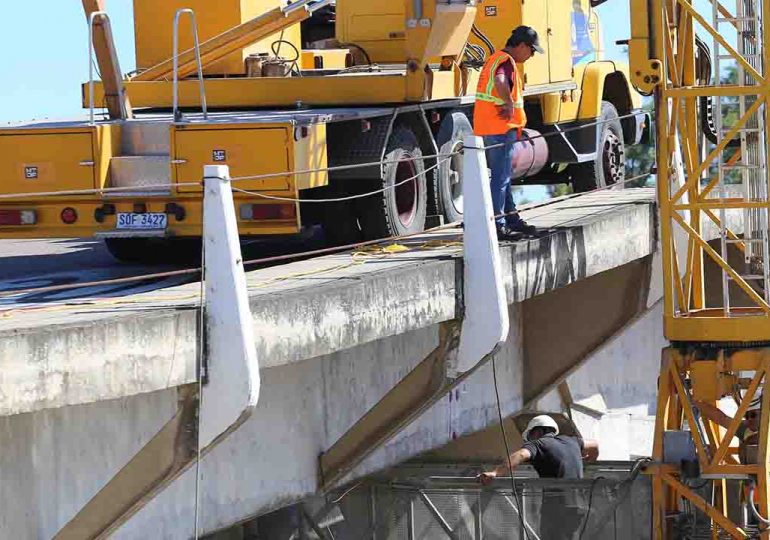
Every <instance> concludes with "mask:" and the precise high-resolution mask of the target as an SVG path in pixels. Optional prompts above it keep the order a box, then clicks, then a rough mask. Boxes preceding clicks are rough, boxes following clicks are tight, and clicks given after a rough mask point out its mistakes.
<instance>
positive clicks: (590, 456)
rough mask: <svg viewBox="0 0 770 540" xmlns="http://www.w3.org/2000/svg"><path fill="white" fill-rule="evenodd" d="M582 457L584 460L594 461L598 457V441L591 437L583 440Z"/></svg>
mask: <svg viewBox="0 0 770 540" xmlns="http://www.w3.org/2000/svg"><path fill="white" fill-rule="evenodd" d="M583 459H584V460H586V461H596V460H597V459H599V442H598V441H595V440H593V439H584V440H583Z"/></svg>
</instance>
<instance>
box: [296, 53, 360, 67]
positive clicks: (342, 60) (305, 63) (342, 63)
mask: <svg viewBox="0 0 770 540" xmlns="http://www.w3.org/2000/svg"><path fill="white" fill-rule="evenodd" d="M349 54H350V49H323V50H321V49H312V50H304V51H302V63H301V64H300V67H301V68H302V69H317V68H316V58H320V59H321V60H320V62H321V64H322V66H321V67H322V68H323V69H343V68H345V67H347V59H348V55H349Z"/></svg>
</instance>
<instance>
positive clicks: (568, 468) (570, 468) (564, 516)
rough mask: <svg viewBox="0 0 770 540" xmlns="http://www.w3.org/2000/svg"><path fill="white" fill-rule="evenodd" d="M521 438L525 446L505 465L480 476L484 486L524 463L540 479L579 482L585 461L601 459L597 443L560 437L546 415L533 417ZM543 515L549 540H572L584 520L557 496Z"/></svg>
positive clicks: (542, 532) (543, 529)
mask: <svg viewBox="0 0 770 540" xmlns="http://www.w3.org/2000/svg"><path fill="white" fill-rule="evenodd" d="M522 437H523V438H524V441H525V442H524V444H523V445H522V447H521V448H520V449H519V450H516V451H515V452H514V453H513V454H511V455H510V457H509V458H508V460H507V461H506V462H504V463H502V464H501V465H500V466H499V467H497V468H495V469H494V470H492V471H487V472H484V473H482V474H480V475H479V481H480V482H481V483H482V484H484V485H487V484H489V483H491V482H492V481H493V480H494V479H495V478H496V477H497V476H501V475H505V474H508V473H509V471H510V474H513V469H516V467H518V466H519V465H521V464H522V463H529V464H531V465H532V466H533V467H534V468H535V470H536V471H537V474H538V476H540V478H561V479H565V480H569V479H579V478H583V459H589V460H595V459H596V458H597V457H598V456H599V445H598V444H597V442H596V441H589V440H583V438H582V437H573V436H569V435H560V434H559V424H557V423H556V421H555V420H554V419H553V418H552V417H550V416H549V415H547V414H541V415H538V416H535V417H534V418H532V419H531V420H530V421H529V423H528V424H527V428H526V429H525V430H524V432H523V433H522ZM540 514H541V519H540V535H541V537H542V538H544V539H545V538H548V539H549V540H560V539H568V538H572V534H573V532H574V530H575V529H576V528H577V527H579V525H580V522H581V521H582V513H581V511H580V509H579V508H578V507H577V505H575V504H571V503H570V502H569V501H568V497H560V496H559V495H558V494H551V496H549V497H546V498H544V499H543V505H542V507H541V512H540Z"/></svg>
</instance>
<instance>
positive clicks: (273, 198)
mask: <svg viewBox="0 0 770 540" xmlns="http://www.w3.org/2000/svg"><path fill="white" fill-rule="evenodd" d="M446 161H449V158H446V159H443V160H440V161H439V162H438V163H436V164H435V165H431V166H430V167H428V168H427V169H425V170H424V171H423V172H421V173H417V174H415V175H414V176H410V177H409V178H406V179H405V180H401V181H399V182H396V183H395V184H392V185H390V186H385V187H384V188H381V189H377V190H375V191H369V192H367V193H359V194H357V195H350V196H348V197H336V198H333V199H298V198H295V197H278V196H275V195H265V194H264V193H259V192H257V191H248V190H245V189H240V188H236V187H233V188H232V190H233V191H236V192H238V193H245V194H246V195H253V196H255V197H261V198H263V199H269V200H271V201H286V202H295V203H330V202H343V201H352V200H355V199H364V198H366V197H371V196H372V195H377V194H379V193H385V192H386V191H390V190H391V189H396V188H397V187H399V186H402V185H404V184H406V183H407V182H411V181H412V180H415V179H416V178H419V177H420V176H422V175H423V174H426V173H428V172H430V171H432V170H433V169H437V168H438V167H440V166H441V165H442V164H443V163H445V162H446Z"/></svg>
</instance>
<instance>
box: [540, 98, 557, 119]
mask: <svg viewBox="0 0 770 540" xmlns="http://www.w3.org/2000/svg"><path fill="white" fill-rule="evenodd" d="M561 96H562V93H561V92H552V93H550V94H543V95H542V96H541V98H540V103H541V105H542V109H543V123H544V124H555V123H556V122H559V121H560V120H561V105H562V103H561Z"/></svg>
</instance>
